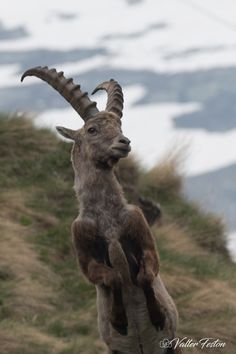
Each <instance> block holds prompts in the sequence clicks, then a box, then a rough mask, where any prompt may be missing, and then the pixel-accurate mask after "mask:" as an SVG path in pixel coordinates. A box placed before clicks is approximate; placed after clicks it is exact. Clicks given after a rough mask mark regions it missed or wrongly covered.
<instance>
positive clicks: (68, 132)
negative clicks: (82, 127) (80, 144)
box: [56, 127, 76, 140]
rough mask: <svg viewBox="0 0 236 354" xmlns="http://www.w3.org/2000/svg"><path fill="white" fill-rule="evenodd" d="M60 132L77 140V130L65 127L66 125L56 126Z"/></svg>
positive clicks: (68, 137)
mask: <svg viewBox="0 0 236 354" xmlns="http://www.w3.org/2000/svg"><path fill="white" fill-rule="evenodd" d="M56 129H57V131H58V133H59V134H61V135H62V136H64V137H65V138H67V139H71V140H75V139H76V130H72V129H68V128H64V127H56Z"/></svg>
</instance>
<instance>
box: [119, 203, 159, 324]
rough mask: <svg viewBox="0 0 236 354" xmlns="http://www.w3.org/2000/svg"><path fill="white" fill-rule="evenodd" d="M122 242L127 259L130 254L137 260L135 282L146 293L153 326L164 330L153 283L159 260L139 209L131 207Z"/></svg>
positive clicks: (126, 219)
mask: <svg viewBox="0 0 236 354" xmlns="http://www.w3.org/2000/svg"><path fill="white" fill-rule="evenodd" d="M121 242H122V245H123V249H124V251H125V253H126V254H127V259H128V260H129V259H130V254H133V256H134V257H135V258H136V261H137V266H138V267H137V268H138V271H137V275H136V279H134V276H133V279H134V282H135V283H136V284H137V285H138V286H140V287H141V288H142V289H143V291H144V294H145V296H146V302H147V309H148V312H149V316H150V320H151V322H152V324H153V325H154V326H155V327H156V328H157V330H162V329H163V328H164V325H165V314H164V311H163V309H162V307H161V304H160V302H159V300H158V299H157V298H156V296H155V293H154V290H153V281H154V279H155V278H156V276H157V274H158V271H159V260H158V256H157V252H156V249H155V244H154V240H153V237H152V234H151V231H150V229H149V226H148V224H147V222H146V220H145V219H144V216H143V214H142V212H141V210H140V209H139V208H138V207H135V206H130V210H129V212H128V213H127V215H126V218H125V223H124V233H123V237H122V240H121ZM131 272H132V270H131Z"/></svg>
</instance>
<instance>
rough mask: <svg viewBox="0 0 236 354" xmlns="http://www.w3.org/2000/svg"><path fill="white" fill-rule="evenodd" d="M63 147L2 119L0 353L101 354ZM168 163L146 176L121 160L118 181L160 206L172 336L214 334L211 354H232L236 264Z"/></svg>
mask: <svg viewBox="0 0 236 354" xmlns="http://www.w3.org/2000/svg"><path fill="white" fill-rule="evenodd" d="M70 148H71V146H70V144H67V143H64V142H61V141H58V140H57V139H56V137H55V136H54V135H53V134H52V133H50V132H49V131H47V130H36V129H34V128H33V126H32V124H31V122H30V121H28V120H26V119H24V118H21V119H19V118H14V117H13V118H11V119H9V118H8V117H4V116H1V119H0V163H1V169H0V320H1V322H0V343H1V350H0V352H1V354H5V353H6V354H13V353H14V354H36V353H40V354H49V353H50V354H52V353H55V354H72V353H73V354H75V353H81V354H82V353H87V354H96V353H105V347H104V345H103V344H102V343H101V341H100V340H99V338H98V334H97V328H96V306H95V290H94V287H93V286H91V285H89V284H87V283H86V282H85V281H84V279H83V278H82V277H81V275H80V274H79V271H78V270H77V265H76V261H75V258H74V255H73V251H72V248H71V240H70V223H71V221H72V220H73V218H74V217H75V216H76V214H77V203H76V200H75V197H74V193H73V190H72V185H73V174H72V169H71V164H70V157H69V156H70ZM175 162H176V158H172V159H170V160H169V161H167V162H165V163H163V164H161V165H160V166H159V167H158V168H155V169H153V170H152V171H149V172H148V173H145V172H143V171H141V170H140V169H139V168H138V166H137V164H136V163H135V161H133V160H131V159H130V160H127V159H126V160H124V161H122V163H121V166H120V169H119V173H120V179H121V181H122V182H123V183H129V182H130V181H131V182H132V184H133V185H135V187H136V188H137V189H138V190H139V191H140V192H141V193H142V194H143V195H146V196H150V197H152V198H153V199H154V200H157V201H158V202H161V205H162V209H163V215H164V216H163V221H162V224H161V225H158V226H156V227H154V228H153V232H154V234H155V236H156V238H157V245H158V250H159V253H160V258H161V271H162V275H163V278H164V280H165V282H166V284H167V287H168V289H169V291H170V293H171V294H172V296H173V297H174V299H175V301H176V303H177V306H178V309H179V313H180V329H179V335H180V336H189V337H193V338H201V337H219V338H220V339H222V340H225V341H226V342H227V348H226V349H224V350H222V351H220V350H217V352H223V353H227V354H233V353H235V348H236V340H235V336H234V333H235V328H236V298H235V289H236V280H235V270H236V267H235V265H234V264H232V263H231V262H230V260H229V259H228V256H227V252H226V250H225V244H224V230H223V226H222V225H221V222H220V220H218V219H217V218H215V217H214V216H212V215H209V214H205V213H204V212H202V211H201V210H199V209H198V208H197V207H196V206H194V205H192V204H190V203H189V202H187V201H186V200H185V199H184V198H183V197H182V196H181V177H180V176H179V175H178V173H177V170H176V166H175ZM128 197H129V196H128ZM188 351H190V350H189V349H188V350H187V351H186V352H188ZM194 352H199V353H200V352H201V353H204V352H209V349H208V350H205V351H204V350H199V351H197V350H195V351H194ZM211 352H212V353H213V352H216V351H214V350H213V351H211Z"/></svg>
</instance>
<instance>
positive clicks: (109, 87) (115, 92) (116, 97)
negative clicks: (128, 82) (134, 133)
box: [92, 79, 124, 118]
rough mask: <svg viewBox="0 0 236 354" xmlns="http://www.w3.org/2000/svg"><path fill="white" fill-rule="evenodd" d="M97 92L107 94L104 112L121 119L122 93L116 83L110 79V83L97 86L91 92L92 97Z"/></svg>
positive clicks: (106, 82)
mask: <svg viewBox="0 0 236 354" xmlns="http://www.w3.org/2000/svg"><path fill="white" fill-rule="evenodd" d="M98 90H106V92H107V94H108V99H107V105H106V111H108V112H114V113H116V114H117V115H118V116H119V117H120V118H122V115H123V113H122V110H123V103H124V98H123V92H122V88H121V87H120V85H119V84H118V82H117V81H115V80H113V79H111V80H110V81H105V82H103V83H102V84H100V85H98V86H97V87H96V88H95V90H93V92H92V95H93V94H94V93H95V92H97V91H98Z"/></svg>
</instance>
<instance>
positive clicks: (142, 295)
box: [21, 67, 177, 354]
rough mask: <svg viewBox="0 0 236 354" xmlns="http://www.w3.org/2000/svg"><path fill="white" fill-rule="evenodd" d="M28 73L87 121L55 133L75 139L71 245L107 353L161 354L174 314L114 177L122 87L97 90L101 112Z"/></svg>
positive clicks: (58, 76) (66, 83)
mask: <svg viewBox="0 0 236 354" xmlns="http://www.w3.org/2000/svg"><path fill="white" fill-rule="evenodd" d="M26 76H36V77H38V78H40V79H42V80H44V81H46V82H47V83H48V84H49V85H51V86H52V87H53V88H54V89H56V90H57V91H58V92H59V93H60V94H61V95H62V96H63V97H64V98H65V99H66V100H67V101H68V102H69V103H70V104H71V106H72V107H73V108H74V109H75V110H76V112H77V113H78V114H79V115H80V117H82V119H83V120H84V122H85V124H84V126H83V127H82V128H81V129H80V130H76V131H74V130H71V129H67V128H64V127H57V130H58V132H59V133H60V134H61V135H63V136H64V137H66V138H68V139H71V140H73V141H74V144H73V149H72V165H73V169H74V173H75V185H74V188H75V192H76V195H77V198H78V201H79V209H80V213H79V216H78V217H77V218H76V219H75V220H74V222H73V224H72V235H73V244H74V247H75V251H76V254H77V257H78V261H79V264H80V267H81V270H82V272H83V274H84V275H85V277H86V278H87V279H88V280H89V281H90V282H92V283H93V284H95V286H96V290H97V308H98V324H99V331H100V334H101V337H102V338H103V340H104V341H105V343H106V344H107V346H108V348H109V351H110V353H114V354H115V353H116V354H138V353H140V354H142V353H146V354H157V353H164V352H165V350H164V349H162V348H161V347H160V340H161V339H163V338H169V339H172V338H174V337H175V333H176V326H177V311H176V308H175V305H174V303H173V301H172V299H171V297H170V296H169V294H168V293H167V291H166V289H165V287H164V285H163V283H162V281H161V278H160V276H159V274H158V273H159V260H158V256H157V252H156V249H155V244H154V240H153V237H152V234H151V231H150V228H149V226H148V224H147V222H146V220H145V218H144V216H143V214H142V212H141V210H140V209H139V208H138V207H136V206H134V205H129V204H128V203H127V202H126V200H125V198H124V196H123V192H122V188H121V186H120V184H119V183H118V181H117V178H116V176H115V174H114V166H115V165H116V163H117V162H118V161H119V159H120V158H124V157H126V156H127V155H128V154H129V152H130V150H131V149H130V140H129V139H128V138H126V137H125V136H124V135H123V134H122V130H121V118H122V109H123V93H122V89H121V87H120V85H119V84H118V83H117V82H116V81H114V80H110V81H107V82H104V83H102V84H100V85H99V86H98V87H97V88H96V89H95V90H94V92H93V93H95V92H96V91H98V90H100V89H104V90H106V91H107V94H108V101H107V105H106V109H105V111H101V112H100V111H99V110H98V109H97V107H96V102H92V101H91V100H90V99H89V97H88V95H87V93H84V92H82V91H81V89H80V85H75V84H74V83H73V79H66V78H65V77H64V74H63V72H59V73H58V72H57V71H56V70H55V69H48V67H43V68H42V67H36V68H33V69H30V70H27V71H26V72H25V73H24V74H23V76H22V78H21V80H23V79H24V78H25V77H26ZM167 352H168V353H174V352H175V351H174V349H167V351H166V353H167Z"/></svg>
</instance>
